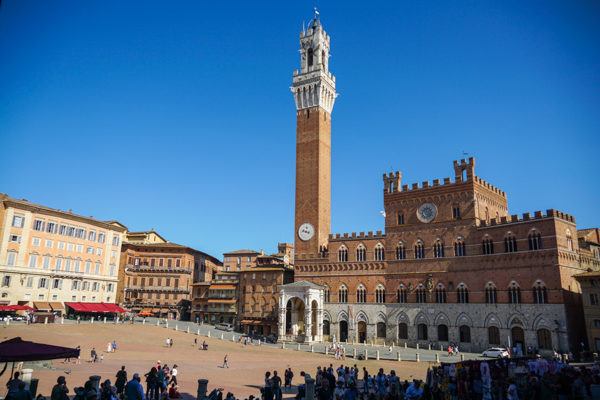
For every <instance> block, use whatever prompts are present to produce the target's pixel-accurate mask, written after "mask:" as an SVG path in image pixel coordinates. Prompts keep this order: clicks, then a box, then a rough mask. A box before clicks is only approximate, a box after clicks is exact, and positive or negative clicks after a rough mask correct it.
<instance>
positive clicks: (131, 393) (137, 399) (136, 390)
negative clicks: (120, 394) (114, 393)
mask: <svg viewBox="0 0 600 400" xmlns="http://www.w3.org/2000/svg"><path fill="white" fill-rule="evenodd" d="M140 382H141V379H140V375H139V374H138V373H135V374H133V378H132V379H131V380H130V381H129V382H127V385H126V386H125V399H126V400H145V399H146V397H145V396H144V388H143V387H142V384H141V383H140Z"/></svg>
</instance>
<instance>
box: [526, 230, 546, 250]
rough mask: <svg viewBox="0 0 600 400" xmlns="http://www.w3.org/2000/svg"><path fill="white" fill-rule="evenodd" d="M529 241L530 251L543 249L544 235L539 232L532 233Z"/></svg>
mask: <svg viewBox="0 0 600 400" xmlns="http://www.w3.org/2000/svg"><path fill="white" fill-rule="evenodd" d="M527 239H528V241H529V250H540V249H541V248H542V235H541V233H540V232H539V231H536V230H533V231H531V232H530V233H529V236H528V237H527Z"/></svg>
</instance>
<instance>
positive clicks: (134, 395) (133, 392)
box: [52, 372, 146, 400]
mask: <svg viewBox="0 0 600 400" xmlns="http://www.w3.org/2000/svg"><path fill="white" fill-rule="evenodd" d="M140 381H141V379H140V375H139V374H138V373H137V372H136V373H135V374H133V378H132V379H131V380H130V381H129V382H127V385H126V386H125V399H126V400H146V397H145V396H144V388H143V387H142V384H141V383H140ZM52 400H55V399H52Z"/></svg>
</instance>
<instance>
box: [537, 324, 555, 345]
mask: <svg viewBox="0 0 600 400" xmlns="http://www.w3.org/2000/svg"><path fill="white" fill-rule="evenodd" d="M537 342H538V348H540V349H543V350H552V334H551V333H550V331H549V330H548V329H538V331H537Z"/></svg>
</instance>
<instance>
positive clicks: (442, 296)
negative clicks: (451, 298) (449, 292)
mask: <svg viewBox="0 0 600 400" xmlns="http://www.w3.org/2000/svg"><path fill="white" fill-rule="evenodd" d="M435 302H436V303H439V304H443V303H446V288H445V287H444V285H442V284H441V283H438V285H437V287H436V288H435Z"/></svg>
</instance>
